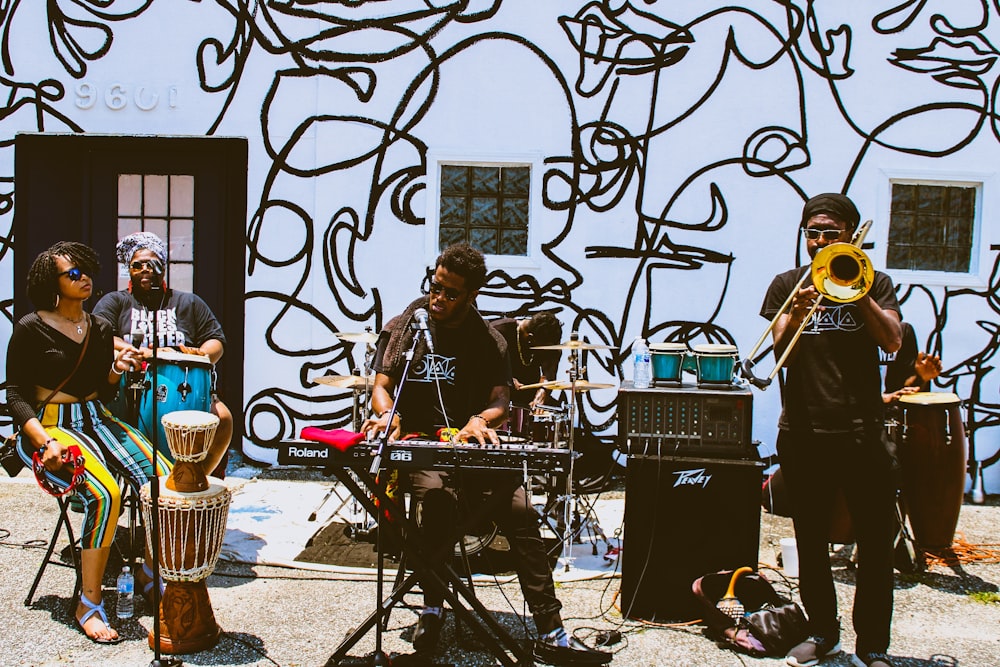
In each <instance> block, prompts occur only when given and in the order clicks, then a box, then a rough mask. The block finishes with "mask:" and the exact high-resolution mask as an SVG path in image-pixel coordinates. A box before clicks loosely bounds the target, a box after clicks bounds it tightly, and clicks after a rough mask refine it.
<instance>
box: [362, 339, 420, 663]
mask: <svg viewBox="0 0 1000 667" xmlns="http://www.w3.org/2000/svg"><path fill="white" fill-rule="evenodd" d="M419 340H420V329H417V330H416V332H415V333H414V334H413V344H412V345H410V349H409V350H407V351H406V355H405V359H406V363H405V364H404V365H403V374H402V375H401V376H400V379H399V387H398V388H397V389H396V395H395V396H394V397H393V399H392V407H391V408H389V419H388V420H387V421H386V427H385V430H384V431H382V435H381V437H379V441H378V448H377V449H376V450H375V453H374V455H373V456H372V465H371V468H370V469H369V470H368V474H370V475H371V476H372V477H376V476H377V475H378V472H379V469H380V468H381V467H382V456H383V454H384V453H385V448H386V446H387V445H388V443H389V429H390V428H391V427H392V420H393V418H394V417H395V416H396V408H397V407H398V406H399V397H400V396H401V395H402V394H403V386H404V385H405V384H406V378H407V377H408V376H409V374H410V364H411V363H412V362H413V354H414V352H415V351H416V349H417V343H418V341H419ZM384 514H385V511H384V510H383V509H379V511H378V514H377V515H376V516H375V553H376V565H375V568H376V575H375V652H374V653H373V654H372V655H371V663H370V664H371V665H372V666H373V667H388V666H389V664H390V662H389V658H388V656H386V654H385V652H384V651H382V622H383V619H384V616H385V610H384V609H383V607H382V595H383V587H382V578H383V576H384V573H385V564H384V563H383V562H382V561H383V559H384V554H383V552H382V540H383V530H382V516H383V515H384Z"/></svg>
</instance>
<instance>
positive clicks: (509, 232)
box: [500, 229, 528, 255]
mask: <svg viewBox="0 0 1000 667" xmlns="http://www.w3.org/2000/svg"><path fill="white" fill-rule="evenodd" d="M500 254H501V255H527V254H528V232H527V231H526V230H523V229H505V230H503V231H501V232H500Z"/></svg>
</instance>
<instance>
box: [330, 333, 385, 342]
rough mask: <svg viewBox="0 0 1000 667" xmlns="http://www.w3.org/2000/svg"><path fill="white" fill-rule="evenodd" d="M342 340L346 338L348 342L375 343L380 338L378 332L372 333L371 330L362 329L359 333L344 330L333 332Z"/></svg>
mask: <svg viewBox="0 0 1000 667" xmlns="http://www.w3.org/2000/svg"><path fill="white" fill-rule="evenodd" d="M333 335H334V336H336V337H337V338H339V339H340V340H346V341H347V342H348V343H365V344H370V343H375V342H376V341H377V340H378V334H377V333H372V332H371V331H362V332H359V333H350V332H344V331H338V332H337V333H335V334H333Z"/></svg>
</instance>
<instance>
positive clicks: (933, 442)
mask: <svg viewBox="0 0 1000 667" xmlns="http://www.w3.org/2000/svg"><path fill="white" fill-rule="evenodd" d="M899 405H900V407H901V408H902V409H903V425H902V436H903V437H902V442H900V443H897V445H898V451H899V460H900V463H901V465H902V478H903V498H904V500H905V501H906V507H907V511H908V513H909V516H910V524H911V526H912V527H913V535H914V537H915V538H916V541H917V543H918V544H920V546H922V547H924V548H927V549H943V548H947V547H950V546H951V544H952V542H953V540H954V538H955V528H956V526H957V525H958V515H959V511H960V510H961V509H962V501H963V499H964V493H965V467H966V456H967V453H966V442H965V427H964V425H963V424H962V414H961V409H960V408H961V400H960V399H959V398H958V396H957V395H955V394H952V393H949V392H928V391H922V392H917V393H914V394H906V395H904V396H901V397H900V398H899Z"/></svg>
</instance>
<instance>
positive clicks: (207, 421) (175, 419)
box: [160, 410, 219, 431]
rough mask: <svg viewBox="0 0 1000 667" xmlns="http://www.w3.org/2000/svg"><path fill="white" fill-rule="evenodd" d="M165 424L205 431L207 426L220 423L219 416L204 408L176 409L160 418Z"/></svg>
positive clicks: (182, 428)
mask: <svg viewBox="0 0 1000 667" xmlns="http://www.w3.org/2000/svg"><path fill="white" fill-rule="evenodd" d="M160 422H161V423H162V424H163V425H164V426H168V427H173V428H177V429H181V430H184V429H190V430H194V431H203V430H205V429H206V428H209V427H212V426H218V425H219V418H218V417H217V416H215V415H213V414H212V413H211V412H203V411H202V410H174V411H173V412H168V413H167V414H165V415H163V416H162V417H161V418H160Z"/></svg>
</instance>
